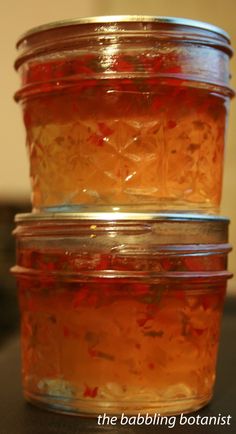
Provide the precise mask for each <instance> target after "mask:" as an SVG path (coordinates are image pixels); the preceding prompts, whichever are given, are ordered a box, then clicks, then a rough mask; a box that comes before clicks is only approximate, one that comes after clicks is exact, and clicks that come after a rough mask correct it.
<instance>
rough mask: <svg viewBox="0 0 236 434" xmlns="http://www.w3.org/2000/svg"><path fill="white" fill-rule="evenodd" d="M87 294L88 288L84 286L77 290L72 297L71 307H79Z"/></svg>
mask: <svg viewBox="0 0 236 434" xmlns="http://www.w3.org/2000/svg"><path fill="white" fill-rule="evenodd" d="M87 295H88V290H87V289H86V288H84V289H82V290H80V291H78V293H77V294H76V295H75V296H74V299H73V308H74V309H76V308H77V307H80V305H81V303H82V302H83V301H84V300H85V298H86V297H87Z"/></svg>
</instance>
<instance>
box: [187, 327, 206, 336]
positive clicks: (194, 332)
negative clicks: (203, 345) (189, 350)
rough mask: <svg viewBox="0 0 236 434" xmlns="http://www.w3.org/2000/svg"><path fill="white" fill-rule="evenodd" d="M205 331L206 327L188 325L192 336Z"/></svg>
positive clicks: (200, 334) (199, 334)
mask: <svg viewBox="0 0 236 434" xmlns="http://www.w3.org/2000/svg"><path fill="white" fill-rule="evenodd" d="M205 331H206V329H199V328H196V327H193V326H192V325H190V326H189V332H190V333H191V335H193V336H202V335H203V333H204V332H205Z"/></svg>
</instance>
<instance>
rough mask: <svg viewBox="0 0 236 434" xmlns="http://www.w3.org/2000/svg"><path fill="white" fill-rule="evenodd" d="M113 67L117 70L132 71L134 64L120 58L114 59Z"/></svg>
mask: <svg viewBox="0 0 236 434" xmlns="http://www.w3.org/2000/svg"><path fill="white" fill-rule="evenodd" d="M114 68H115V70H116V71H117V72H122V71H126V72H133V70H134V66H133V65H132V64H131V63H129V62H127V60H124V59H121V58H120V59H117V60H116V62H115V65H114Z"/></svg>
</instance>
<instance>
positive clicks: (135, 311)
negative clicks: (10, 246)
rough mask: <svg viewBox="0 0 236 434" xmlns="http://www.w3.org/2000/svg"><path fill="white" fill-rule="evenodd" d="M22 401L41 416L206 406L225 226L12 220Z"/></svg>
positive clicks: (213, 222)
mask: <svg viewBox="0 0 236 434" xmlns="http://www.w3.org/2000/svg"><path fill="white" fill-rule="evenodd" d="M16 221H17V228H16V230H15V236H16V242H17V265H16V266H15V267H14V268H13V270H12V271H13V272H14V274H15V276H16V279H17V284H18V289H19V302H20V311H21V343H22V368H23V387H24V394H25V397H26V399H27V400H28V401H30V402H32V403H34V404H36V405H39V406H42V407H45V408H47V409H50V410H54V411H59V412H66V413H72V414H82V415H93V416H95V415H98V414H100V413H101V412H102V413H103V412H106V413H107V414H116V415H118V416H119V415H120V414H121V413H122V412H125V413H127V414H135V413H147V412H148V413H150V414H152V413H161V414H177V413H182V412H190V411H193V410H197V409H198V408H200V407H202V406H203V405H205V404H207V403H208V402H209V400H210V399H211V397H212V393H213V387H214V382H215V375H216V373H215V368H216V360H217V350H218V343H219V332H220V321H221V315H222V308H223V302H224V297H225V290H226V281H227V279H228V278H229V277H230V273H229V272H228V271H227V254H228V252H229V250H230V245H229V244H228V243H227V240H228V236H227V228H228V220H226V219H223V218H213V217H207V218H206V217H205V219H204V218H203V217H197V216H186V215H182V216H178V215H168V214H165V215H164V214H163V215H150V214H149V215H145V214H136V215H130V214H117V215H115V214H98V213H97V214H96V213H93V214H87V215H82V214H63V213H61V214H58V215H55V214H54V215H50V214H45V215H41V216H39V215H32V214H29V215H19V216H18V217H17V219H16Z"/></svg>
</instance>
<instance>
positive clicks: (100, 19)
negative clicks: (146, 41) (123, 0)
mask: <svg viewBox="0 0 236 434" xmlns="http://www.w3.org/2000/svg"><path fill="white" fill-rule="evenodd" d="M129 22H137V23H159V24H167V25H173V26H184V27H194V28H197V29H199V30H207V31H210V32H213V33H215V34H217V35H220V36H222V37H224V38H225V39H226V40H227V42H230V36H229V34H228V33H227V32H226V31H225V30H224V29H222V28H221V27H218V26H215V25H214V24H210V23H206V22H204V21H198V20H192V19H189V18H180V17H167V16H152V15H103V16H93V17H84V18H72V19H65V20H59V21H53V22H50V23H47V24H42V25H40V26H36V27H33V28H32V29H30V30H28V31H26V32H25V33H23V34H22V35H21V36H20V37H19V39H18V41H17V47H18V46H19V45H20V44H21V42H22V41H23V40H24V39H26V38H28V37H31V36H34V35H38V34H39V33H43V32H47V31H49V30H55V29H58V28H63V27H71V26H76V25H77V26H78V25H86V24H109V23H129Z"/></svg>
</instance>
